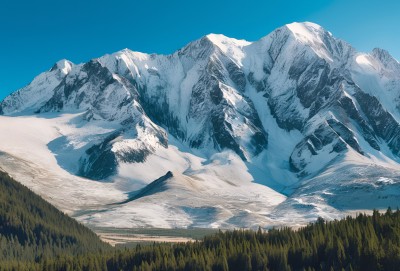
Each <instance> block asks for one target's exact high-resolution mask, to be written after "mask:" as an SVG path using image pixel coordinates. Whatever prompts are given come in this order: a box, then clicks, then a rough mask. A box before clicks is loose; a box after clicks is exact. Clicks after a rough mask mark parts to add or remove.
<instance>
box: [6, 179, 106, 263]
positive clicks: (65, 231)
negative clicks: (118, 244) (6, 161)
mask: <svg viewBox="0 0 400 271" xmlns="http://www.w3.org/2000/svg"><path fill="white" fill-rule="evenodd" d="M107 249H111V248H110V246H109V245H108V244H106V243H103V242H102V241H100V240H99V238H98V237H97V235H96V234H95V233H93V232H92V231H90V230H89V229H88V228H86V227H84V226H83V225H81V224H79V223H78V222H77V221H76V220H74V219H72V218H70V217H68V216H67V215H65V214H64V213H62V212H60V211H59V210H57V209H56V208H55V207H54V206H52V205H51V204H49V203H47V202H46V201H45V200H43V199H42V198H41V197H40V196H38V195H36V194H34V193H33V192H32V191H30V190H29V189H28V188H26V187H25V186H23V185H21V184H20V183H18V182H16V181H14V180H13V179H12V178H11V177H10V176H9V175H8V174H6V173H4V172H0V266H4V265H5V262H13V261H18V262H42V261H44V260H47V259H53V258H55V257H57V256H59V255H63V256H64V255H66V256H75V255H80V254H82V253H87V252H91V251H93V252H98V251H100V250H107ZM0 269H1V267H0Z"/></svg>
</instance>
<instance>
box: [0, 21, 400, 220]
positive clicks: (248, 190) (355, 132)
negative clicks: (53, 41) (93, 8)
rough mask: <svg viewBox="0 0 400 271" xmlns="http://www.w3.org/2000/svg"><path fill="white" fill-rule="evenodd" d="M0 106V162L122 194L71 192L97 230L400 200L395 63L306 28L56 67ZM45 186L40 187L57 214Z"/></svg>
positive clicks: (337, 210) (277, 215) (211, 38)
mask: <svg viewBox="0 0 400 271" xmlns="http://www.w3.org/2000/svg"><path fill="white" fill-rule="evenodd" d="M0 113H1V114H2V115H4V117H1V118H0V127H1V130H2V135H1V136H0V142H1V143H0V150H1V151H3V152H4V154H3V159H0V162H1V161H3V160H5V159H11V158H10V157H12V159H14V160H13V161H14V162H13V163H11V162H10V161H9V160H7V162H4V161H3V164H5V166H2V167H3V168H5V169H7V168H8V169H13V170H14V171H16V172H17V173H15V174H22V173H21V172H22V171H21V170H18V168H20V167H21V166H18V165H20V164H21V160H19V159H23V160H24V161H25V162H26V163H33V164H31V165H30V166H31V167H33V168H35V167H37V166H40V167H41V168H42V170H44V171H46V172H47V173H46V174H44V176H47V178H49V177H48V175H49V174H52V175H54V176H53V179H57V180H55V181H54V183H57V182H60V180H61V179H62V180H64V181H65V180H66V179H68V177H67V176H68V174H69V176H70V178H71V180H72V179H73V180H74V184H75V185H74V189H78V190H79V186H80V184H79V183H80V180H82V182H84V183H85V186H84V187H87V185H89V186H90V181H89V184H87V182H88V181H87V180H84V179H82V178H79V177H84V178H87V179H92V180H93V181H91V183H92V184H93V187H96V189H100V190H101V189H102V188H99V187H103V186H104V189H108V190H110V189H111V190H113V191H114V192H115V194H113V195H120V196H115V197H112V198H110V199H109V200H105V201H104V202H100V203H99V202H97V201H96V202H89V201H88V202H85V201H84V200H82V201H83V203H82V202H81V203H79V204H77V202H80V201H79V200H78V199H77V198H76V199H75V200H74V196H72V198H71V204H70V205H69V206H70V207H68V208H69V209H68V210H72V211H73V212H75V213H74V215H75V216H77V217H78V218H79V219H81V220H82V221H86V222H88V223H95V224H98V225H114V226H115V225H117V226H126V225H129V226H132V225H136V226H143V225H150V226H158V227H171V226H180V227H187V226H206V227H214V226H215V227H217V226H222V227H231V226H246V227H247V226H248V227H250V226H255V225H263V226H268V225H276V224H280V223H286V224H293V223H297V224H301V223H305V222H307V221H308V220H311V219H314V218H316V217H317V216H324V217H326V218H336V217H339V216H341V215H343V214H344V213H346V212H347V211H348V210H353V209H371V208H386V207H388V206H392V207H397V204H398V202H400V201H399V198H400V185H399V184H400V178H399V169H400V164H399V162H400V63H399V62H398V61H397V60H395V59H394V58H393V57H391V56H390V54H389V53H388V52H386V51H384V50H382V49H374V50H373V51H372V52H371V53H360V52H357V51H356V50H355V49H354V48H353V47H351V46H350V45H349V44H347V43H346V42H344V41H342V40H339V39H337V38H335V37H334V36H333V35H332V34H331V33H330V32H328V31H326V30H324V29H323V28H322V27H321V26H319V25H316V24H313V23H308V22H307V23H292V24H289V25H285V26H283V27H281V28H279V29H277V30H275V31H273V32H272V33H270V34H269V35H267V36H266V37H264V38H262V39H260V40H258V41H255V42H247V41H244V40H236V39H232V38H228V37H225V36H223V35H216V34H210V35H207V36H205V37H202V38H201V39H199V40H197V41H194V42H192V43H190V44H188V45H187V46H185V47H184V48H182V49H180V50H178V51H177V52H175V53H173V54H171V55H155V54H151V55H149V54H144V53H138V52H133V51H130V50H128V49H125V50H122V51H119V52H116V53H114V54H111V55H105V56H103V57H100V58H97V59H92V60H90V61H89V62H87V63H82V64H73V63H71V62H70V61H67V60H61V61H59V62H57V63H56V64H55V65H54V66H53V68H51V69H50V70H49V71H48V72H44V73H42V74H40V75H39V76H38V77H36V78H35V79H34V80H33V81H32V83H30V84H29V85H28V86H26V87H25V88H23V89H20V90H18V91H16V92H14V93H13V94H11V95H10V96H8V97H6V98H5V99H4V100H3V101H2V102H1V103H0ZM27 122H29V125H25V123H27ZM15 123H18V124H19V125H22V127H23V128H22V130H21V128H18V127H16V124H15ZM37 130H43V131H37ZM3 131H4V133H3ZM16 131H18V132H16ZM44 131H48V133H50V134H51V136H50V135H48V136H45V135H44V134H43V133H44ZM21 132H22V135H21ZM38 138H40V140H38ZM16 140H22V141H24V142H28V143H27V144H30V145H31V146H32V147H27V148H23V149H21V148H20V147H16V146H14V145H15V144H17V145H18V144H20V143H19V142H16ZM35 146H36V147H35ZM39 149H40V151H38V150H39ZM39 154H40V155H42V156H41V157H39V156H38V155H39ZM1 157H2V156H0V158H1ZM27 157H28V158H29V159H28V158H27ZM44 157H45V159H44V160H42V161H38V160H37V159H40V158H42V159H43V158H44ZM50 160H51V164H52V167H50V168H46V163H49V161H50ZM17 161H19V162H17ZM7 165H8V166H7ZM11 174H12V172H11ZM60 174H61V175H62V176H63V177H60V176H61V175H60ZM57 176H58V177H57ZM17 179H18V178H17ZM50 179H51V178H50ZM24 180H26V181H25V182H26V183H25V184H27V185H28V186H30V187H35V185H32V184H31V183H32V182H33V180H32V179H29V178H28V179H27V178H25V179H24ZM83 180H84V181H83ZM48 182H49V181H46V182H45V183H43V185H42V186H40V185H39V186H38V187H37V190H38V191H37V192H39V193H41V194H46V193H50V194H52V195H53V197H52V198H50V200H53V203H55V204H56V205H58V206H60V207H61V206H62V202H61V200H60V198H62V193H64V192H65V191H60V193H61V194H58V193H57V191H50V190H51V189H50V188H48V187H46V189H45V190H42V188H43V187H44V186H47V185H48ZM39 183H40V182H39ZM30 184H31V185H30ZM45 184H46V185H45ZM60 184H62V182H61V183H60ZM75 186H76V187H75ZM40 187H41V188H40ZM85 189H86V188H85ZM44 191H46V192H44ZM74 191H75V190H74ZM101 191H102V190H101ZM108 192H109V193H111V192H110V191H108ZM71 193H72V192H71ZM79 193H85V192H82V191H80V192H79ZM86 193H90V191H86ZM121 193H122V194H121ZM54 198H59V199H58V200H56V199H54ZM85 198H86V197H85ZM101 203H104V204H107V205H105V206H101ZM110 203H112V204H110ZM99 204H100V205H99ZM88 205H90V206H91V210H90V211H88V210H87V209H88V207H87V206H88ZM61 208H62V207H61ZM83 210H85V211H83ZM99 210H101V212H100V211H99Z"/></svg>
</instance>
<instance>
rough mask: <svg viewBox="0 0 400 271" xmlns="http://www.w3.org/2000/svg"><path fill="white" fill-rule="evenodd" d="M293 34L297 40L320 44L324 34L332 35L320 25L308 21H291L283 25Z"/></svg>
mask: <svg viewBox="0 0 400 271" xmlns="http://www.w3.org/2000/svg"><path fill="white" fill-rule="evenodd" d="M285 26H286V27H287V28H288V29H289V30H290V31H291V32H292V33H293V35H294V36H295V38H296V39H297V40H300V41H302V42H304V43H313V44H321V43H323V40H322V39H323V37H324V36H325V35H328V36H332V34H331V33H329V32H327V31H325V29H324V28H322V27H321V26H320V25H318V24H315V23H310V22H304V23H297V22H294V23H291V24H287V25H285Z"/></svg>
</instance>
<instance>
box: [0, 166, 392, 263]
mask: <svg viewBox="0 0 400 271" xmlns="http://www.w3.org/2000/svg"><path fill="white" fill-rule="evenodd" d="M399 266H400V211H399V210H396V211H392V210H391V209H388V210H387V211H386V212H385V213H384V214H382V213H379V212H378V211H374V213H373V215H372V216H367V215H363V214H360V215H358V216H357V217H355V218H353V217H347V218H345V219H343V220H340V221H330V222H326V221H324V220H322V219H319V220H318V221H316V222H315V223H313V224H310V225H308V226H306V227H304V228H301V229H299V230H292V229H290V228H283V229H272V230H269V231H268V232H265V231H262V230H259V231H250V230H236V231H227V232H219V233H218V234H215V235H212V236H207V237H205V238H204V239H203V240H201V241H197V242H192V243H190V242H189V243H181V244H173V245H171V244H160V243H154V244H153V245H138V246H136V247H135V248H133V249H111V248H110V247H109V246H108V245H106V244H104V243H102V242H101V241H100V240H99V239H98V237H97V236H96V235H95V234H94V233H93V232H91V231H90V230H89V229H87V228H85V227H84V226H82V225H80V224H79V223H77V222H76V221H75V220H73V219H71V218H69V217H67V216H66V215H64V214H63V213H61V212H59V211H58V210H57V209H55V208H54V207H53V206H51V205H50V204H48V203H47V202H45V201H44V200H43V199H41V198H40V197H39V196H37V195H35V194H33V193H32V192H31V191H30V190H28V189H27V188H26V187H24V186H22V185H20V184H19V183H17V182H15V181H14V180H12V179H11V178H10V177H9V176H8V175H7V174H5V173H0V270H63V271H66V270H88V271H89V270H104V271H106V270H213V271H214V270H238V271H245V270H279V271H284V270H291V271H294V270H329V271H330V270H363V271H368V270H371V271H372V270H374V271H375V270H399Z"/></svg>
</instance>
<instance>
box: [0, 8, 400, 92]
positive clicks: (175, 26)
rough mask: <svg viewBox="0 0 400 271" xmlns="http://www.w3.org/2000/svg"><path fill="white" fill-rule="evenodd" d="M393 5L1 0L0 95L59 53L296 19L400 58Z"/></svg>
mask: <svg viewBox="0 0 400 271" xmlns="http://www.w3.org/2000/svg"><path fill="white" fill-rule="evenodd" d="M399 11H400V1H395V0H384V1H383V0H380V1H376V0H367V1H365V0H364V1H359V0H336V1H333V0H315V1H312V0H308V1H307V0H303V1H283V0H273V1H268V0H247V1H243V0H241V1H236V0H231V1H218V0H202V1H181V0H179V1H178V0H169V1H167V0H152V1H148V0H141V1H136V0H130V1H128V0H113V1H105V0H80V1H78V0H68V1H58V0H52V1H48V0H36V1H31V0H29V1H18V0H1V1H0V64H1V65H0V99H2V98H3V97H4V96H6V95H7V94H9V93H10V92H12V91H14V90H16V89H18V88H21V87H23V86H24V85H26V84H28V83H29V82H30V81H31V80H32V79H33V77H35V76H36V75H38V74H39V73H40V72H42V71H45V70H48V69H49V68H51V66H52V65H53V64H54V63H55V62H56V61H57V60H59V59H62V58H66V59H69V60H71V61H72V62H74V63H80V62H84V61H88V60H89V59H91V58H95V57H99V56H101V55H103V54H106V53H112V52H115V51H118V50H120V49H123V48H130V49H132V50H135V51H142V52H147V53H163V54H168V53H172V52H174V51H175V50H177V49H179V48H181V47H182V46H184V45H185V44H187V43H188V42H190V41H192V40H195V39H198V38H200V37H201V36H203V35H206V34H208V33H221V34H224V35H226V36H230V37H234V38H242V39H246V40H250V41H252V40H257V39H259V38H261V37H263V36H265V35H267V34H268V33H269V32H271V31H272V30H274V29H275V28H277V27H280V26H282V25H284V24H287V23H291V22H295V21H297V22H301V21H312V22H315V23H318V24H320V25H322V26H323V27H324V28H326V29H327V30H329V31H331V32H332V33H333V34H334V35H335V36H336V37H339V38H341V39H344V40H346V41H347V42H349V43H350V44H352V45H353V46H354V47H355V48H356V49H358V50H360V51H370V50H372V49H373V48H374V47H381V48H384V49H387V50H388V51H389V52H390V53H391V54H392V55H393V56H394V57H396V58H397V59H400V16H399V15H398V13H399Z"/></svg>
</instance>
